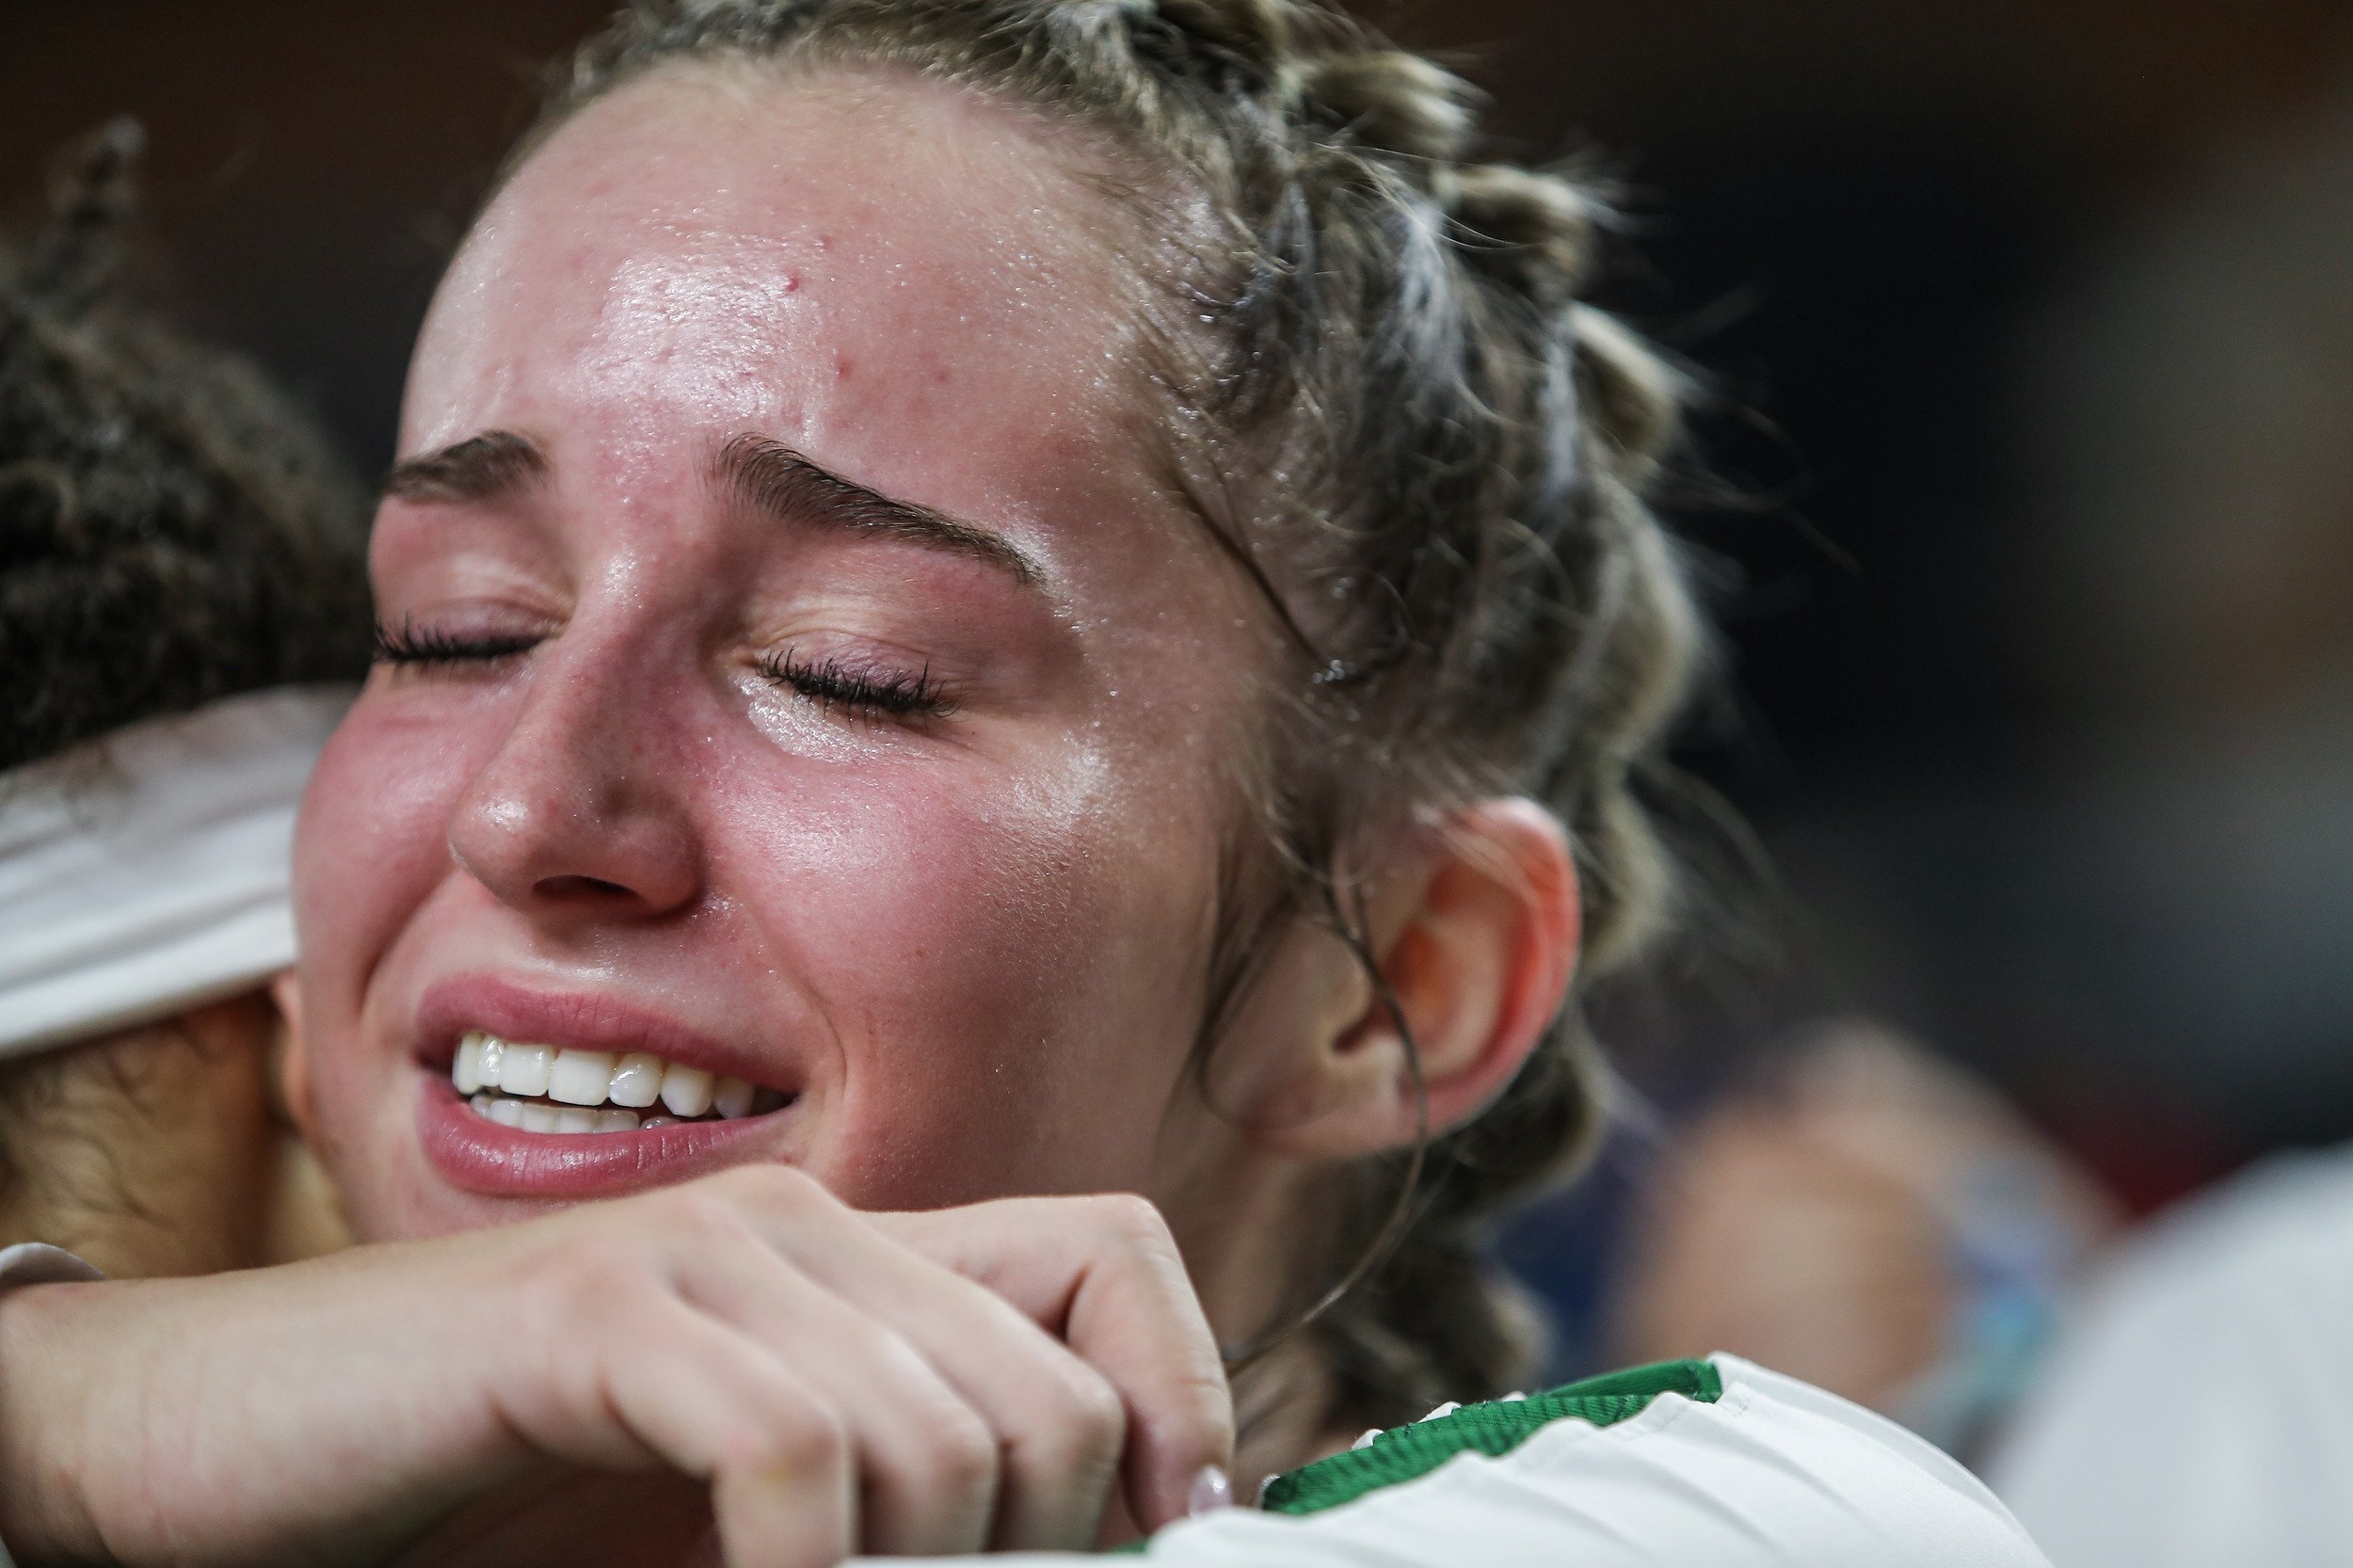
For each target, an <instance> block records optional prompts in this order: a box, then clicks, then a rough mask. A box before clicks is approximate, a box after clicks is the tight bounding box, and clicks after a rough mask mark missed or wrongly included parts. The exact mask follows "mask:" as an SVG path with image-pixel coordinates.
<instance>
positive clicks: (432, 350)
mask: <svg viewBox="0 0 2353 1568" xmlns="http://www.w3.org/2000/svg"><path fill="white" fill-rule="evenodd" d="M1078 157H1079V152H1078V150H1077V149H1075V148H1073V147H1066V146H1057V145H1055V144H1052V143H1050V142H1049V141H1048V140H1047V139H1045V138H1044V136H1043V135H1042V134H1041V133H1040V132H1038V131H1037V130H1035V129H1034V128H1032V127H1031V126H1029V125H1028V124H1026V123H1025V122H1024V121H1023V120H1019V119H1018V118H1016V115H1015V114H1013V113H1012V112H1010V111H1007V110H1004V109H1000V108H999V107H996V106H993V105H991V104H984V103H981V102H977V101H975V100H973V99H972V98H970V97H968V96H966V95H963V94H961V93H958V92H955V91H953V90H952V89H948V88H936V87H930V86H924V85H920V84H917V83H913V82H904V83H903V82H898V81H884V80H868V79H863V78H851V77H829V78H824V79H820V80H813V81H811V80H804V81H800V82H793V83H788V82H781V81H777V80H773V79H769V78H765V77H759V76H755V75H754V74H752V73H751V72H748V71H745V72H728V73H725V74H723V73H721V72H717V71H715V70H705V69H702V68H694V69H682V70H677V71H673V72H667V73H664V74H659V75H656V76H654V77H651V78H648V79H645V80H641V81H639V82H638V83H636V84H634V85H632V86H631V87H629V88H624V89H622V90H621V91H619V92H618V93H616V94H615V95H613V96H612V97H609V98H607V99H605V100H603V101H601V102H600V103H599V104H595V105H593V106H591V107H590V108H589V109H587V110H586V111H585V112H584V114H582V115H581V116H580V117H579V118H578V119H576V120H573V121H572V122H571V123H569V124H568V125H567V126H566V127H565V128H564V129H563V130H562V131H560V132H559V133H558V134H557V135H556V136H554V137H553V139H552V140H551V141H550V142H549V143H548V144H547V145H546V146H545V147H544V148H543V149H542V150H541V151H540V152H537V153H536V155H535V156H534V157H533V158H532V159H531V160H530V162H529V163H528V164H527V165H526V166H525V167H524V168H522V169H521V171H520V173H519V174H518V176H517V177H516V178H515V179H514V181H513V182H512V183H511V184H509V185H508V186H507V188H506V189H505V190H504V193H503V194H502V195H501V196H500V197H499V198H498V200H496V201H495V203H494V204H493V205H492V206H491V208H490V210H489V211H488V214H487V215H486V216H484V218H483V220H482V222H481V223H480V225H479V226H478V227H477V228H476V230H475V232H474V233H473V235H472V238H471V239H470V240H469V242H468V243H467V245H466V247H465V248H464V250H463V252H462V253H461V254H460V256H459V257H458V259H457V261H456V264H455V265H454V266H453V267H452V269H451V271H450V274H449V277H448V278H447V280H445V281H444V283H443V284H442V287H441V290H440V296H439V297H438V298H437V299H436V301H435V303H434V306H433V310H432V312H431V315H430V318H429V319H428V321H427V322H426V325H425V328H424V334H423V337H422V339H421V341H420V342H419V344H418V347H417V354H416V360H415V363H414V365H413V367H412V369H411V372H410V377H409V386H408V402H407V407H406V412H405V415H404V420H403V428H402V434H401V447H400V450H401V456H402V459H403V462H402V465H401V466H400V467H399V468H398V469H396V470H395V472H394V475H393V478H392V483H391V485H390V487H389V489H390V494H389V496H388V498H387V500H386V501H385V503H384V504H383V508H382V511H381V513H380V514H379V516H378V519H377V521H376V535H375V542H374V546H373V571H374V576H375V584H376V601H377V610H378V614H379V616H380V617H381V618H382V620H383V622H384V624H385V625H386V626H387V627H388V628H389V629H391V631H392V632H393V634H394V641H395V642H396V643H398V644H400V645H401V646H402V647H403V648H405V649H406V651H407V653H408V655H409V656H410V657H409V659H408V662H405V663H394V664H382V665H379V666H378V668H377V669H376V672H375V674H374V676H373V677H372V679H371V680H369V682H368V685H367V688H366V690H365V692H364V693H363V695H362V696H360V701H359V704H358V706H357V707H356V708H355V709H354V710H353V711H352V713H351V716H350V717H349V719H348V720H347V721H346V722H345V723H344V726H343V728H342V729H341V730H340V731H339V732H338V733H337V735H336V737H335V739H334V741H333V743H332V744H330V745H329V746H328V750H327V753H326V756H325V757H324V759H323V760H322V761H321V763H320V765H319V769H318V772H317V774H316V776H315V777H314V778H313V780H312V786H311V790H310V794H309V797H308V800H307V802H306V805H305V808H304V813H303V819H302V824H301V831H300V838H299V844H298V850H297V866H296V876H297V893H296V897H297V908H298V913H299V920H300V923H301V932H302V937H303V943H302V946H303V960H302V967H301V984H302V995H303V1010H304V1029H305V1033H306V1038H307V1040H308V1046H309V1052H308V1054H309V1062H310V1073H311V1079H312V1102H313V1106H314V1111H315V1120H316V1124H317V1130H318V1132H319V1134H320V1137H321V1141H322V1143H323V1144H324V1146H325V1150H326V1153H327V1155H328V1159H329V1160H330V1162H331V1163H332V1165H333V1167H334V1169H335V1170H336V1172H337V1174H338V1176H340V1178H341V1180H342V1182H343V1184H344V1190H345V1192H346V1194H347V1197H348V1201H349V1202H350V1204H351V1207H352V1209H353V1212H354V1218H355V1220H356V1222H357V1224H358V1225H359V1227H360V1230H361V1232H362V1233H363V1234H365V1235H369V1236H375V1237H383V1236H393V1235H413V1234H419V1233H428V1232H435V1231H441V1230H447V1229H452V1228H456V1227H460V1226H466V1225H472V1224H483V1223H486V1222H489V1221H493V1220H496V1219H500V1218H503V1217H506V1216H509V1215H512V1214H515V1213H517V1212H519V1211H520V1210H521V1209H522V1208H526V1207H529V1206H534V1205H537V1204H542V1203H546V1202H550V1201H564V1200H572V1199H579V1198H584V1197H593V1196H599V1195H603V1194H608V1193H614V1192H623V1191H628V1190H631V1189H634V1188H638V1187H643V1186H647V1185H651V1184H654V1183H661V1182H669V1181H675V1180H678V1179H680V1178H682V1177H685V1176H692V1175H696V1174H698V1173H700V1172H702V1171H706V1170H709V1169H712V1168H715V1167H717V1166H721V1165H726V1164H732V1163H737V1162H742V1161H745V1160H782V1161H789V1162H791V1163H793V1164H796V1165H799V1166H801V1167H803V1168H805V1169H807V1170H808V1171H809V1172H811V1173H812V1174H814V1175H815V1176H818V1177H820V1178H821V1179H823V1180H824V1181H825V1182H826V1183H827V1184H828V1185H830V1186H831V1187H832V1188H834V1189H835V1190H836V1191H837V1192H840V1194H842V1195H843V1196H844V1197H846V1198H847V1199H849V1200H850V1201H851V1202H853V1203H856V1204H858V1205H860V1206H864V1207H907V1206H928V1205H938V1204H945V1203H952V1202H957V1201H963V1200H968V1199H974V1198H979V1197H984V1196H989V1195H996V1194H1001V1193H1006V1192H1056V1191H1082V1190H1096V1189H1112V1188H1126V1189H1145V1190H1149V1189H1150V1187H1151V1186H1152V1184H1153V1182H1154V1179H1155V1172H1156V1169H1160V1167H1156V1162H1155V1155H1156V1144H1157V1142H1158V1139H1159V1135H1160V1131H1161V1129H1162V1126H1163V1120H1164V1117H1165V1116H1166V1115H1167V1113H1168V1112H1169V1111H1170V1108H1171V1106H1172V1105H1173V1104H1174V1103H1176V1099H1177V1095H1178V1093H1179V1090H1180V1088H1181V1086H1182V1085H1183V1084H1185V1083H1186V1082H1187V1081H1188V1075H1187V1073H1186V1070H1185V1069H1186V1063H1187V1058H1188V1054H1189V1050H1190V1048H1191V1046H1192V1043H1193V1032H1194V1030H1195V1027H1196V1024H1197V1020H1198V1018H1199V1016H1200V1014H1201V1008H1202V996H1201V990H1200V987H1201V984H1202V974H1203V969H1204V957H1205V953H1206V951H1207V944H1208V941H1209V935H1210V926H1211V921H1212V915H1213V905H1214V895H1215V888H1214V880H1215V867H1216V865H1217V862H1218V853H1217V852H1218V845H1219V843H1220V841H1221V839H1222V835H1223V831H1224V828H1225V824H1226V821H1227V818H1228V816H1229V814H1230V802H1231V800H1232V798H1233V791H1232V785H1231V782H1230V780H1231V778H1232V759H1234V758H1235V757H1237V756H1238V755H1240V754H1241V750H1242V748H1243V747H1244V746H1245V744H1246V737H1247V735H1248V733H1249V729H1250V723H1249V712H1250V702H1249V696H1248V694H1249V692H1250V690H1251V686H1252V681H1251V670H1252V668H1253V667H1254V664H1256V662H1257V661H1259V660H1262V659H1263V658H1264V657H1265V656H1266V654H1265V648H1266V646H1267V645H1266V644H1265V643H1264V642H1263V641H1262V640H1261V637H1262V632H1260V631H1259V630H1258V628H1260V626H1261V616H1260V614H1259V612H1258V610H1257V606H1256V605H1255V603H1254V602H1253V600H1252V599H1251V598H1250V596H1249V594H1248V592H1247V590H1246V589H1245V588H1244V587H1243V586H1242V585H1241V584H1240V583H1239V582H1238V581H1237V580H1236V578H1235V577H1234V575H1233V574H1232V573H1230V572H1229V571H1227V570H1226V569H1225V568H1223V567H1222V565H1221V564H1220V562H1219V560H1218V557H1217V555H1216V552H1215V551H1214V549H1213V546H1212V544H1211V542H1210V540H1209V537H1208V536H1207V534H1206V532H1205V531H1204V530H1203V529H1202V528H1201V527H1200V525H1199V524H1198V523H1197V522H1196V521H1194V520H1192V519H1191V518H1190V517H1189V515H1188V514H1186V513H1185V512H1184V511H1183V510H1182V509H1181V507H1180V505H1179V504H1178V503H1177V501H1176V500H1175V499H1174V498H1173V496H1172V494H1171V493H1170V490H1169V488H1168V487H1166V486H1165V485H1164V484H1163V483H1162V482H1161V481H1160V479H1159V478H1158V477H1157V474H1158V472H1159V471H1158V469H1157V468H1156V465H1155V463H1154V462H1153V460H1152V454H1153V452H1154V451H1155V450H1156V449H1155V447H1154V446H1153V443H1152V441H1151V440H1150V437H1149V431H1148V424H1149V420H1150V417H1151V409H1152V405H1151V402H1150V400H1149V398H1148V396H1147V394H1146V393H1145V392H1144V390H1143V389H1144V381H1143V377H1142V376H1141V375H1140V374H1139V369H1138V359H1139V334H1138V332H1137V331H1136V329H1135V322H1136V312H1135V310H1134V309H1133V302H1132V300H1131V299H1130V298H1129V297H1128V295H1126V294H1124V293H1123V292H1122V290H1123V281H1122V279H1123V274H1122V273H1121V271H1120V269H1119V268H1117V267H1116V266H1114V265H1112V264H1111V263H1109V262H1108V261H1107V260H1106V259H1105V258H1106V255H1107V248H1106V245H1105V240H1106V237H1107V232H1109V231H1110V230H1111V229H1112V226H1113V225H1114V224H1115V223H1117V222H1118V221H1120V219H1118V217H1117V216H1115V214H1114V212H1113V210H1112V208H1111V207H1110V206H1109V205H1108V204H1107V203H1105V202H1104V201H1103V200H1101V199H1100V198H1099V197H1097V196H1096V195H1094V194H1092V193H1090V192H1088V191H1087V190H1086V189H1085V188H1084V186H1083V185H1082V184H1080V182H1079V181H1077V180H1076V179H1074V178H1073V177H1072V176H1071V175H1070V174H1069V173H1068V172H1066V170H1067V169H1068V168H1071V167H1073V166H1075V164H1076V162H1077V160H1078ZM473 1032H483V1033H486V1034H488V1035H489V1036H492V1037H495V1038H496V1039H498V1040H500V1041H502V1042H504V1045H503V1047H502V1048H501V1052H500V1054H501V1057H502V1060H503V1062H504V1066H503V1067H502V1068H500V1069H499V1071H501V1072H502V1073H503V1074H504V1078H503V1079H502V1084H503V1087H502V1088H500V1089H498V1090H491V1089H488V1088H485V1089H484V1090H482V1091H481V1093H482V1094H483V1095H485V1096H488V1097H487V1098H485V1099H484V1100H483V1101H481V1102H480V1104H481V1105H482V1106H483V1108H484V1109H482V1110H477V1109H475V1108H474V1105H473V1104H472V1103H470V1102H469V1100H468V1099H467V1098H465V1097H461V1096H460V1094H459V1092H458V1091H457V1089H456V1087H454V1086H453V1082H452V1076H453V1063H454V1061H455V1059H456V1055H457V1053H458V1051H459V1048H460V1046H461V1044H462V1043H463V1042H464V1041H465V1040H466V1039H467V1037H468V1036H469V1035H470V1034H472V1033H473ZM535 1047H546V1048H552V1051H556V1052H567V1053H569V1054H568V1055H565V1056H554V1057H552V1059H551V1060H552V1080H546V1075H541V1074H539V1073H538V1072H537V1069H536V1066H535V1065H534V1064H535V1063H536V1062H537V1061H539V1060H541V1057H540V1055H539V1053H537V1052H536V1051H535V1050H534V1049H533V1048H535ZM479 1055H480V1051H479V1050H478V1049H476V1050H472V1051H470V1052H469V1057H470V1060H476V1059H478V1057H479ZM633 1056H634V1057H638V1058H640V1059H639V1060H637V1061H635V1062H633V1063H632V1061H631V1060H630V1059H631V1058H632V1057H633ZM648 1058H650V1060H648ZM475 1070H477V1071H479V1070H482V1069H480V1068H479V1066H478V1064H477V1068H476V1069H475ZM600 1073H602V1074H605V1075H606V1077H605V1078H604V1079H603V1080H601V1081H602V1087H601V1089H600V1088H599V1085H600V1079H599V1075H600ZM705 1074H708V1075H716V1077H718V1078H725V1077H728V1076H732V1077H734V1078H736V1079H739V1080H744V1081H745V1082H747V1083H749V1084H751V1085H753V1086H755V1088H756V1090H757V1091H758V1094H757V1096H756V1098H755V1100H754V1105H753V1113H751V1114H746V1115H743V1116H739V1117H733V1118H728V1117H724V1116H720V1115H718V1113H717V1112H715V1111H711V1110H700V1109H699V1108H700V1107H701V1106H702V1105H703V1104H705V1103H707V1102H708V1100H709V1098H710V1097H711V1096H712V1094H713V1090H712V1089H711V1088H709V1087H702V1088H699V1089H698V1087H697V1085H698V1084H703V1083H706V1082H707V1081H708V1080H704V1079H702V1078H701V1077H700V1076H699V1075H705ZM543 1080H545V1081H543ZM584 1085H585V1086H586V1087H585V1088H584V1087H583V1086H584ZM655 1085H659V1092H660V1094H661V1096H663V1097H662V1098H659V1099H657V1100H656V1101H655V1102H654V1103H653V1104H651V1105H647V1104H645V1103H644V1100H645V1098H646V1096H648V1094H651V1093H654V1092H655V1089H654V1086H655ZM592 1090H593V1091H599V1093H598V1097H599V1098H600V1099H601V1101H602V1103H601V1104H600V1105H598V1106H593V1107H592V1106H588V1105H586V1104H579V1105H573V1106H570V1107H569V1108H568V1107H567V1105H566V1100H567V1098H569V1099H570V1100H574V1101H580V1100H583V1099H584V1096H586V1095H587V1093H588V1092H589V1091H592ZM738 1093H740V1091H739V1092H738ZM718 1098H719V1099H720V1100H721V1101H722V1102H728V1095H727V1094H726V1093H724V1092H720V1093H719V1094H718ZM517 1101H520V1102H521V1103H520V1104H510V1103H505V1102H517ZM729 1108H730V1109H733V1108H736V1107H735V1106H734V1105H733V1104H731V1103H730V1104H729ZM568 1109H569V1112H570V1113H569V1114H567V1111H568ZM673 1109H684V1110H688V1111H697V1112H698V1114H697V1115H696V1116H695V1117H693V1118H690V1119H680V1120H678V1121H676V1122H674V1123H673V1124H671V1125H668V1126H660V1125H655V1126H651V1127H648V1126H645V1125H643V1123H644V1122H645V1121H646V1120H648V1119H653V1118H658V1117H660V1116H663V1115H667V1114H671V1113H672V1111H673ZM624 1111H626V1112H628V1114H626V1115H623V1114H620V1113H619V1112H624ZM632 1120H637V1121H638V1122H639V1123H640V1125H639V1126H638V1128H637V1129H635V1130H592V1131H561V1130H558V1131H543V1130H533V1128H545V1127H547V1126H549V1125H551V1124H553V1125H555V1126H557V1127H565V1126H572V1127H578V1126H583V1125H596V1126H600V1127H603V1128H627V1127H628V1126H629V1124H630V1122H631V1121H632ZM510 1124H512V1125H510Z"/></svg>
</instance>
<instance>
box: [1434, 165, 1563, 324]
mask: <svg viewBox="0 0 2353 1568" xmlns="http://www.w3.org/2000/svg"><path fill="white" fill-rule="evenodd" d="M1446 194H1447V197H1448V201H1447V209H1448V213H1449V216H1451V217H1452V218H1453V219H1454V224H1455V228H1456V230H1457V231H1458V233H1457V238H1458V239H1459V240H1460V241H1461V242H1462V245H1463V248H1464V249H1465V251H1466V252H1467V253H1468V254H1469V255H1470V256H1471V257H1472V258H1473V259H1474V260H1475V261H1476V262H1477V263H1478V264H1479V265H1481V267H1483V268H1485V269H1486V270H1487V271H1490V272H1496V273H1500V274H1503V275H1505V276H1507V277H1509V278H1511V279H1512V280H1513V281H1514V282H1516V283H1518V284H1519V285H1520V286H1521V287H1523V288H1525V289H1527V290H1528V291H1529V293H1530V294H1532V295H1534V296H1537V297H1539V298H1541V299H1544V300H1545V301H1546V302H1547V303H1555V304H1558V303H1564V302H1566V301H1567V300H1568V299H1569V298H1571V297H1572V296H1575V294H1576V293H1577V289H1578V287H1579V286H1580V285H1581V284H1582V283H1583V282H1584V281H1585V273H1586V269H1587V266H1588V264H1589V259H1590V257H1591V255H1592V251H1593V228H1594V206H1593V200H1592V198H1591V197H1590V196H1588V195H1587V193H1586V192H1584V191H1582V190H1580V189H1578V188H1577V186H1576V185H1574V184H1571V183H1570V182H1568V181H1566V180H1563V179H1561V178H1559V177H1558V176H1556V175H1550V174H1538V173H1535V172H1534V171H1532V170H1529V169H1525V168H1513V166H1511V165H1509V164H1480V165H1477V166H1475V167H1473V168H1464V169H1458V170H1456V171H1455V172H1454V174H1453V176H1452V179H1451V181H1450V182H1449V185H1448V188H1447V191H1446Z"/></svg>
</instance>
